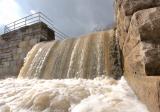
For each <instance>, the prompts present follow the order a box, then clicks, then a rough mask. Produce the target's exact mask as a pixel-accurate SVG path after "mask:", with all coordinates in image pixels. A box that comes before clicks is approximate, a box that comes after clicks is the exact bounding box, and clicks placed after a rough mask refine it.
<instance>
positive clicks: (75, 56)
mask: <svg viewBox="0 0 160 112" xmlns="http://www.w3.org/2000/svg"><path fill="white" fill-rule="evenodd" d="M110 35H111V34H110V33H108V32H99V33H93V34H91V35H88V36H84V37H81V38H78V39H75V38H72V39H66V40H63V41H59V40H55V41H51V42H42V43H39V44H37V45H36V46H34V47H33V49H32V50H31V51H30V52H29V54H28V56H27V58H26V59H25V64H24V66H23V68H22V69H21V71H20V74H19V78H40V79H64V78H75V77H77V78H86V79H93V78H95V77H97V76H102V75H108V74H109V73H108V67H107V63H108V52H107V45H108V44H107V42H108V39H109V37H110Z"/></svg>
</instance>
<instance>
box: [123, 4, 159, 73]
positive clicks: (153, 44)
mask: <svg viewBox="0 0 160 112" xmlns="http://www.w3.org/2000/svg"><path fill="white" fill-rule="evenodd" d="M139 43H140V45H141V46H139V50H138V51H139V53H138V54H137V55H141V56H143V60H141V61H142V62H140V63H143V66H144V67H142V68H141V69H142V70H143V69H144V68H145V72H144V74H146V75H158V74H160V70H159V69H158V68H159V67H160V61H159V59H160V7H156V8H150V9H146V10H142V11H138V12H136V13H135V14H134V15H133V16H132V20H131V23H130V27H129V32H128V35H127V39H126V40H125V43H124V48H123V54H124V56H125V58H128V55H131V56H132V55H135V52H137V51H135V52H133V51H132V50H134V49H135V48H136V47H137V45H138V44H139ZM127 62H128V60H127ZM138 63H139V62H138ZM134 70H136V69H134ZM135 72H136V71H135Z"/></svg>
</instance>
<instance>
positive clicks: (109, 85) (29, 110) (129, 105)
mask: <svg viewBox="0 0 160 112" xmlns="http://www.w3.org/2000/svg"><path fill="white" fill-rule="evenodd" d="M0 112H148V110H147V108H146V107H145V106H144V105H143V104H142V103H140V102H139V101H138V99H137V98H136V96H135V95H134V93H133V92H132V90H131V89H130V88H129V87H128V85H127V83H126V81H125V80H124V78H122V79H121V80H119V81H116V80H114V79H109V78H107V77H99V78H95V79H94V80H85V79H64V80H36V79H33V80H18V79H6V80H1V81H0Z"/></svg>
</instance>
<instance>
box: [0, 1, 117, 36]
mask: <svg viewBox="0 0 160 112" xmlns="http://www.w3.org/2000/svg"><path fill="white" fill-rule="evenodd" d="M113 1H114V0H0V25H1V26H3V25H5V24H8V23H10V22H12V21H15V20H17V19H20V18H22V17H24V16H27V15H29V14H31V13H35V12H39V11H41V12H43V13H44V14H45V15H47V16H48V17H49V18H51V19H52V20H53V21H54V25H55V27H57V28H58V29H59V30H61V31H62V32H64V33H66V34H67V35H70V36H72V37H73V36H79V35H83V34H86V33H90V32H92V31H94V30H95V29H96V28H104V27H106V26H108V25H110V24H112V23H113V21H114V10H113V9H114V8H113Z"/></svg>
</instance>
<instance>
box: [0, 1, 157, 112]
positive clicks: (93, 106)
mask: <svg viewBox="0 0 160 112" xmlns="http://www.w3.org/2000/svg"><path fill="white" fill-rule="evenodd" d="M114 6H115V16H116V26H115V27H114V28H113V29H111V30H108V31H101V32H95V33H92V34H88V35H85V36H81V37H78V38H69V39H63V36H64V35H63V34H61V33H60V32H56V30H55V29H54V28H53V29H52V28H51V27H50V25H49V24H47V23H46V22H45V21H38V22H36V23H33V24H28V25H26V26H24V27H21V28H17V29H16V28H14V29H8V28H9V27H8V26H7V27H6V28H7V30H6V31H7V32H6V33H5V34H3V35H1V37H2V38H1V39H0V59H1V62H0V78H1V80H0V111H2V112H160V100H159V99H160V77H159V74H160V69H159V67H160V61H159V59H160V33H159V32H160V1H159V0H148V1H146V0H138V1H137V0H115V5H114ZM40 15H41V14H39V16H40ZM25 24H27V23H25ZM62 35H63V36H62ZM58 36H60V37H62V40H58V39H55V38H56V37H58Z"/></svg>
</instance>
